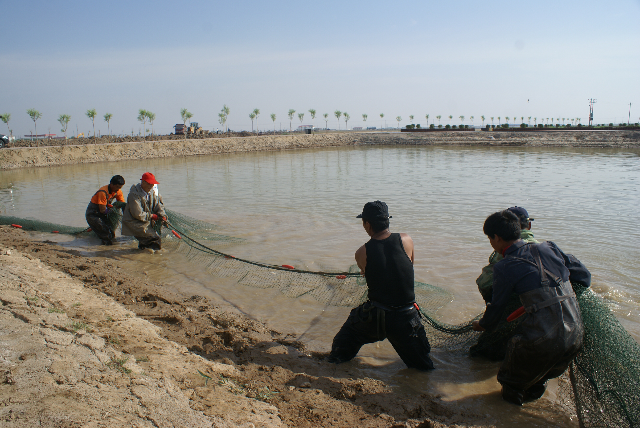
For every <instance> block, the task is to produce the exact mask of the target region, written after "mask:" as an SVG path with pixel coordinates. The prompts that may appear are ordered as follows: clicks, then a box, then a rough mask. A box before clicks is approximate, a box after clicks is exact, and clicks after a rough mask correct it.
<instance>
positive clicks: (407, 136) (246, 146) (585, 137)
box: [0, 131, 640, 169]
mask: <svg viewBox="0 0 640 428" xmlns="http://www.w3.org/2000/svg"><path fill="white" fill-rule="evenodd" d="M88 141H89V140H86V141H85V142H88ZM349 145H480V146H556V147H611V148H639V147H640V131H545V132H527V133H518V132H503V131H500V132H424V133H400V132H395V133H382V132H375V133H365V132H345V133H325V134H315V135H302V134H301V135H265V136H257V137H231V138H207V139H201V140H195V139H189V140H159V141H146V142H127V143H109V144H81V145H61V146H44V147H15V148H5V149H2V150H0V169H11V168H24V167H43V166H54V165H66V164H76V163H91V162H108V161H119V160H132V159H150V158H163V157H180V156H197V155H211V154H220V153H237V152H249V151H264V150H294V149H305V148H315V147H332V146H349Z"/></svg>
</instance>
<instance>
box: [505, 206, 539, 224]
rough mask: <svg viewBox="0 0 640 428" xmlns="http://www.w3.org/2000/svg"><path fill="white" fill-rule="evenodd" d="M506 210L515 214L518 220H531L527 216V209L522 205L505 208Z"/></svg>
mask: <svg viewBox="0 0 640 428" xmlns="http://www.w3.org/2000/svg"><path fill="white" fill-rule="evenodd" d="M507 210H508V211H511V212H512V213H514V214H515V215H517V216H518V218H519V219H520V220H528V221H533V219H532V218H531V217H529V213H528V212H527V210H525V209H524V208H522V207H518V206H515V207H511V208H507Z"/></svg>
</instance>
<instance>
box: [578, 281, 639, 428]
mask: <svg viewBox="0 0 640 428" xmlns="http://www.w3.org/2000/svg"><path fill="white" fill-rule="evenodd" d="M574 289H575V291H576V294H577V296H578V303H579V304H580V312H581V314H582V321H583V322H584V328H585V335H584V345H583V349H582V351H581V352H580V354H578V356H577V357H576V359H575V360H574V362H573V363H572V366H571V370H570V372H569V375H570V378H571V387H572V389H573V390H572V393H573V396H574V401H575V404H576V411H577V413H578V418H579V420H580V422H581V423H582V425H583V426H587V427H640V345H638V342H636V341H635V340H634V339H633V337H631V336H630V335H629V333H628V332H627V330H625V328H624V327H623V326H622V325H621V324H620V322H619V321H618V320H617V318H616V317H615V316H614V314H613V313H612V312H611V310H610V309H609V308H608V307H607V306H606V305H605V303H604V302H603V301H602V299H601V298H600V297H598V296H596V294H595V293H594V292H593V291H591V290H590V289H586V288H584V287H582V286H579V285H575V284H574Z"/></svg>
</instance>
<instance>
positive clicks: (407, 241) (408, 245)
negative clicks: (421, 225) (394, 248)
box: [400, 233, 414, 263]
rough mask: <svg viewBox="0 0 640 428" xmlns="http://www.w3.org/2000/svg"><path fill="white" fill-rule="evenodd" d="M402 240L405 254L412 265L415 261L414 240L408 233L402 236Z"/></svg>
mask: <svg viewBox="0 0 640 428" xmlns="http://www.w3.org/2000/svg"><path fill="white" fill-rule="evenodd" d="M400 239H402V246H403V247H404V252H405V253H407V256H408V257H409V259H410V260H411V263H413V261H414V257H413V256H414V254H413V239H411V237H410V236H409V235H407V234H406V233H401V234H400Z"/></svg>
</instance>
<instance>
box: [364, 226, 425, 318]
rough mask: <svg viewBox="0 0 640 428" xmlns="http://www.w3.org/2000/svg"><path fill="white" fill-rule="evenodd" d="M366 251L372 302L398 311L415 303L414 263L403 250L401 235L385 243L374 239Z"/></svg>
mask: <svg viewBox="0 0 640 428" xmlns="http://www.w3.org/2000/svg"><path fill="white" fill-rule="evenodd" d="M364 246H365V248H366V250H367V266H366V269H365V271H364V272H365V274H364V276H365V278H366V279H367V287H369V299H370V300H373V301H374V302H378V303H381V304H383V305H385V306H390V307H399V306H406V305H410V304H411V303H413V302H415V299H416V297H415V294H414V291H413V263H411V259H409V256H407V253H406V252H405V251H404V247H403V246H402V238H400V234H399V233H392V234H391V236H389V237H388V238H386V239H381V240H378V239H371V240H369V242H367V243H366V244H364Z"/></svg>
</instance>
